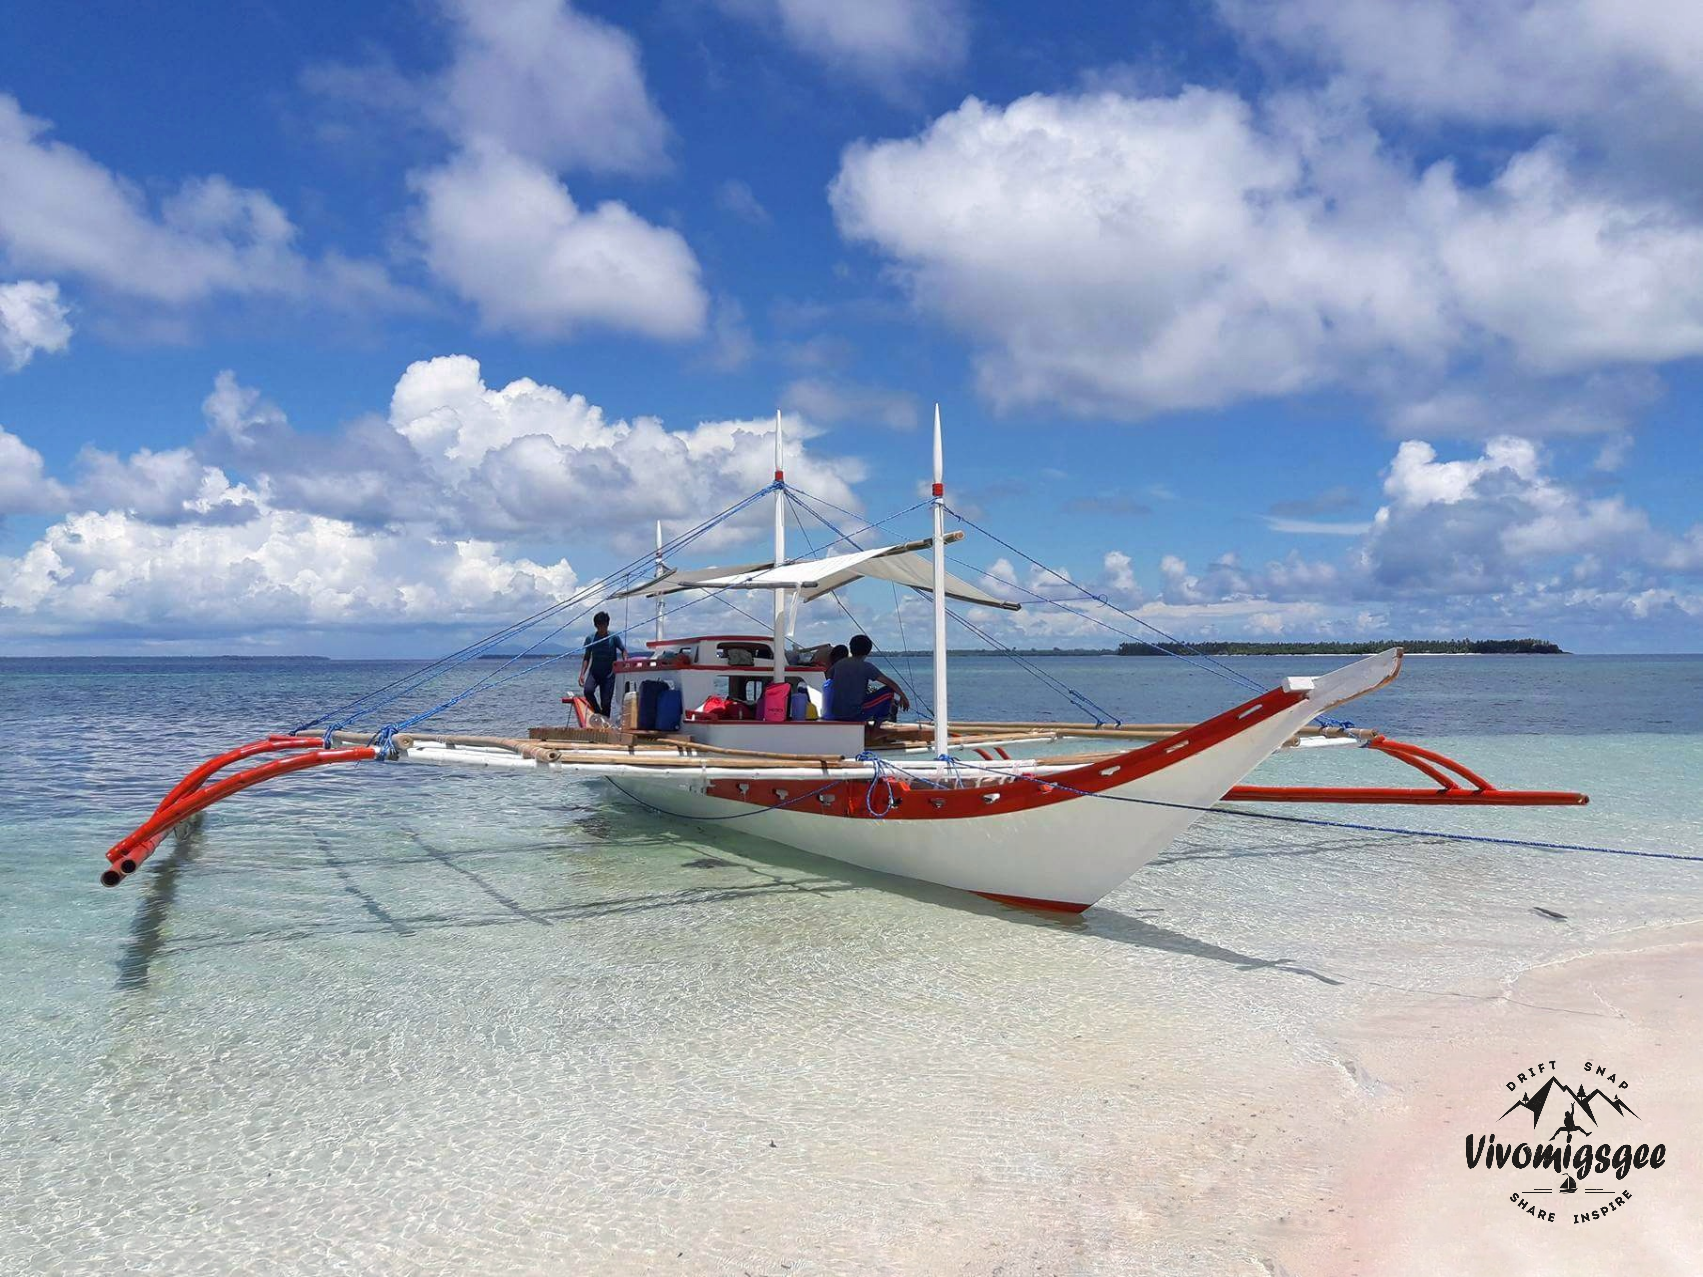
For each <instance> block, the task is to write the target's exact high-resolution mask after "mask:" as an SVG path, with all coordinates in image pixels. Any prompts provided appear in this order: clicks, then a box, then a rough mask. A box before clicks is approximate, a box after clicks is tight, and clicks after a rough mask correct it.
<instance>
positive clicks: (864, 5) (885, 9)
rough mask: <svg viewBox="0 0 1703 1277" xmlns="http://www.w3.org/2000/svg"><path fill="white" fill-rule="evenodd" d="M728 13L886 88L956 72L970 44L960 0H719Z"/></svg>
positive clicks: (836, 67)
mask: <svg viewBox="0 0 1703 1277" xmlns="http://www.w3.org/2000/svg"><path fill="white" fill-rule="evenodd" d="M718 2H719V4H720V5H721V7H722V8H723V9H724V10H726V11H727V12H729V13H732V14H736V15H738V16H741V17H744V18H748V19H750V20H752V21H756V22H760V23H763V24H765V25H767V26H769V27H771V28H772V29H774V30H775V31H776V32H777V33H778V34H779V35H780V36H781V37H782V38H783V39H785V40H786V41H787V43H789V44H791V45H792V46H793V47H794V48H797V49H800V50H802V51H803V52H805V53H807V54H809V55H810V56H811V57H813V58H815V59H817V60H818V61H819V62H821V63H822V64H824V65H825V66H828V67H831V68H833V69H834V70H838V71H844V72H847V73H849V74H851V75H854V76H856V77H858V78H859V79H862V80H863V81H865V82H866V83H869V84H871V85H873V86H875V87H876V88H878V89H881V90H883V91H885V92H889V93H896V92H900V91H902V89H903V86H904V81H905V77H907V76H911V75H915V74H918V73H933V74H939V73H942V72H949V71H954V70H956V69H957V68H958V67H960V66H961V65H963V62H964V55H965V53H966V52H967V50H968V48H969V42H970V32H969V22H968V19H967V17H966V14H965V10H964V5H963V4H962V3H961V0H859V2H858V3H856V4H846V3H843V2H842V0H718Z"/></svg>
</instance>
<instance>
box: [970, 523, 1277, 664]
mask: <svg viewBox="0 0 1703 1277" xmlns="http://www.w3.org/2000/svg"><path fill="white" fill-rule="evenodd" d="M952 515H953V517H954V518H956V519H957V520H958V521H959V522H961V523H964V524H967V525H968V526H969V527H972V528H974V529H975V530H976V531H977V532H980V533H981V534H982V535H983V536H985V537H987V538H988V539H989V540H990V541H993V542H995V543H996V544H998V545H1001V546H1003V547H1005V548H1006V549H1007V550H1009V551H1011V553H1013V554H1015V555H1016V556H1017V557H1018V558H1020V559H1022V560H1024V561H1025V562H1027V563H1029V564H1031V565H1032V566H1034V567H1037V568H1039V569H1040V570H1041V571H1043V572H1045V573H1046V574H1047V575H1048V576H1051V577H1053V578H1055V579H1057V580H1058V581H1061V582H1062V583H1064V584H1065V585H1068V586H1069V587H1070V588H1071V589H1073V590H1075V591H1076V592H1077V593H1078V594H1080V595H1081V596H1082V597H1083V598H1085V599H1090V600H1092V601H1093V602H1095V603H1098V604H1100V605H1101V606H1102V607H1107V608H1110V609H1111V610H1112V611H1114V612H1116V613H1117V614H1118V615H1119V616H1122V617H1125V618H1126V619H1128V620H1131V621H1134V622H1135V623H1136V624H1137V625H1140V626H1142V627H1144V628H1146V629H1149V630H1152V631H1153V632H1154V633H1155V634H1157V635H1158V636H1159V637H1160V638H1162V639H1164V640H1165V641H1166V642H1167V643H1171V644H1173V645H1174V646H1176V647H1180V648H1186V649H1187V650H1188V651H1190V652H1193V653H1194V654H1195V656H1196V657H1198V658H1199V662H1200V663H1201V665H1202V667H1203V668H1207V669H1210V670H1211V671H1212V672H1213V673H1216V674H1217V675H1219V676H1220V677H1221V678H1228V679H1231V680H1232V681H1234V682H1237V683H1240V684H1241V685H1242V686H1244V687H1246V688H1248V689H1250V690H1252V691H1256V692H1263V691H1265V688H1264V687H1263V686H1261V685H1260V684H1259V683H1257V682H1255V681H1254V680H1253V679H1251V678H1249V677H1248V676H1247V675H1246V674H1244V673H1242V672H1241V671H1240V670H1237V669H1232V668H1231V667H1230V666H1228V665H1226V664H1225V663H1224V662H1223V661H1220V660H1218V659H1217V658H1215V657H1211V656H1208V655H1207V654H1206V653H1205V652H1202V651H1201V650H1200V649H1198V648H1196V647H1194V646H1192V645H1191V644H1188V643H1185V642H1183V640H1182V639H1180V638H1177V637H1176V636H1175V635H1174V634H1167V633H1166V632H1165V631H1164V630H1162V629H1160V628H1159V627H1158V626H1157V625H1154V624H1153V623H1152V622H1151V621H1146V620H1143V619H1142V618H1141V617H1139V616H1137V615H1135V613H1133V612H1128V611H1125V610H1124V609H1123V608H1121V607H1119V606H1118V605H1117V604H1116V603H1113V602H1112V601H1111V599H1109V598H1107V597H1106V596H1105V595H1103V594H1095V593H1094V592H1093V591H1092V590H1088V589H1084V588H1083V586H1082V585H1081V584H1079V583H1078V582H1076V581H1072V580H1071V579H1070V578H1069V577H1068V576H1066V575H1064V573H1062V572H1060V571H1059V570H1058V569H1057V568H1053V567H1049V566H1048V565H1047V564H1045V563H1042V562H1041V561H1040V560H1039V559H1037V558H1034V557H1033V556H1031V555H1029V554H1025V553H1024V552H1023V551H1022V550H1019V549H1018V548H1017V547H1016V546H1014V545H1012V544H1011V542H1009V541H1006V540H1004V539H1003V538H1001V537H998V536H995V535H994V534H993V533H992V532H989V531H988V530H987V529H986V528H984V527H982V525H981V524H979V523H977V522H975V521H974V520H973V519H970V518H967V517H966V516H965V515H963V514H962V513H960V512H959V511H957V510H953V511H952ZM982 575H984V576H988V577H989V579H990V580H995V581H1001V582H1002V584H1005V585H1013V586H1016V588H1017V589H1019V590H1023V592H1024V593H1025V594H1028V595H1030V596H1032V597H1034V598H1037V599H1040V600H1042V601H1043V602H1047V603H1055V604H1057V603H1058V601H1057V600H1056V599H1049V598H1047V597H1046V596H1045V595H1044V594H1037V593H1035V591H1033V590H1029V589H1026V588H1025V587H1023V586H1021V585H1018V584H1017V582H1015V581H1004V580H1003V579H1002V578H1000V577H995V576H991V575H990V574H989V573H985V572H984V573H983V574H982ZM1058 605H1059V606H1063V605H1062V604H1058ZM1067 610H1070V609H1067ZM1074 615H1077V616H1081V617H1083V618H1084V619H1085V620H1089V621H1093V622H1094V623H1095V624H1097V625H1103V626H1105V627H1106V628H1107V629H1108V630H1111V631H1112V632H1113V633H1114V634H1123V631H1122V630H1120V629H1118V628H1117V626H1115V625H1112V624H1110V623H1109V622H1107V621H1105V620H1102V619H1101V618H1099V617H1096V616H1091V615H1089V614H1088V613H1086V612H1075V613H1074ZM1124 637H1125V638H1129V639H1133V640H1134V641H1135V642H1137V643H1143V644H1145V645H1146V646H1148V647H1151V648H1152V649H1153V650H1154V651H1156V652H1164V653H1165V654H1166V655H1168V656H1175V657H1178V658H1179V659H1180V660H1183V661H1185V662H1186V663H1188V664H1190V665H1193V664H1196V662H1195V661H1190V660H1189V659H1188V658H1187V657H1186V656H1183V655H1182V653H1181V652H1173V651H1171V650H1170V648H1166V647H1161V646H1160V645H1159V644H1157V643H1155V642H1153V640H1152V639H1147V638H1142V637H1141V636H1140V635H1135V634H1124Z"/></svg>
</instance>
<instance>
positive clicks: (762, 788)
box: [704, 688, 1303, 908]
mask: <svg viewBox="0 0 1703 1277" xmlns="http://www.w3.org/2000/svg"><path fill="white" fill-rule="evenodd" d="M1302 699H1303V696H1302V694H1301V693H1299V692H1286V691H1283V690H1282V689H1281V688H1278V689H1274V690H1272V691H1269V692H1266V693H1264V694H1262V695H1260V696H1256V697H1255V698H1254V699H1253V700H1251V701H1248V702H1247V703H1246V704H1243V705H1238V706H1236V707H1235V708H1234V709H1229V710H1225V711H1224V713H1222V714H1219V715H1217V716H1216V717H1214V718H1209V719H1207V720H1206V721H1205V722H1203V723H1196V724H1195V725H1194V726H1193V727H1189V728H1185V729H1183V730H1182V731H1180V732H1176V733H1174V734H1173V735H1171V736H1167V737H1165V738H1164V739H1163V740H1157V741H1154V742H1153V743H1152V744H1151V745H1144V746H1142V747H1141V748H1139V749H1133V750H1131V751H1129V752H1128V753H1126V754H1117V755H1114V756H1112V757H1110V758H1103V759H1100V760H1098V761H1097V762H1093V763H1086V764H1084V765H1083V766H1081V767H1076V768H1072V769H1071V770H1069V771H1065V772H1060V773H1058V774H1057V775H1054V776H1044V777H1043V776H1029V775H1026V774H1023V773H1017V774H1015V775H1013V776H1012V778H1011V779H1010V780H1008V781H997V782H995V783H993V784H990V785H981V786H975V787H972V788H964V789H954V788H940V789H935V788H932V787H925V786H915V785H912V784H911V782H909V781H907V780H895V781H892V782H891V785H892V789H891V802H890V804H889V791H888V789H887V782H885V781H881V782H877V781H873V780H843V781H830V782H828V783H827V784H825V785H821V786H813V785H811V784H810V782H808V781H800V780H786V781H765V780H758V779H756V778H755V777H753V778H751V779H748V780H712V781H710V782H709V785H708V786H707V787H706V789H705V791H704V792H705V793H707V794H708V795H709V796H710V797H711V798H725V799H728V800H729V801H731V802H736V803H746V804H749V805H751V806H757V807H785V808H787V809H788V810H790V811H794V812H798V813H800V814H802V815H814V816H837V817H842V818H849V819H853V820H881V819H886V820H961V819H971V818H977V817H984V816H1003V815H1007V814H1009V813H1011V812H1017V811H1028V810H1030V809H1031V808H1035V807H1047V806H1051V805H1052V804H1054V803H1061V802H1069V801H1071V800H1072V799H1075V798H1080V797H1082V796H1084V795H1089V794H1097V793H1099V792H1101V791H1102V790H1107V789H1114V788H1116V787H1118V786H1120V785H1127V784H1129V783H1130V782H1131V781H1133V780H1140V779H1141V778H1142V777H1143V776H1151V775H1152V774H1153V773H1155V772H1159V771H1163V770H1164V769H1165V768H1167V767H1170V766H1172V765H1173V764H1176V763H1180V762H1182V761H1183V760H1185V759H1188V758H1193V757H1194V756H1195V755H1196V754H1199V753H1201V752H1203V751H1205V750H1208V749H1210V748H1212V747H1213V746H1214V745H1217V744H1220V743H1222V742H1224V741H1226V740H1229V739H1230V738H1231V737H1233V736H1237V735H1239V734H1241V733H1242V732H1245V731H1247V730H1248V729H1249V728H1252V727H1257V726H1258V725H1259V724H1260V723H1263V722H1265V721H1266V719H1268V718H1270V717H1272V716H1273V715H1274V714H1279V713H1281V712H1283V711H1284V710H1286V709H1288V708H1289V707H1290V706H1291V705H1295V704H1297V703H1299V702H1300V701H1301V700H1302ZM806 794H808V795H809V797H808V798H805V797H803V795H806ZM1065 907H1067V908H1069V907H1071V906H1065ZM1086 907H1087V906H1083V908H1086Z"/></svg>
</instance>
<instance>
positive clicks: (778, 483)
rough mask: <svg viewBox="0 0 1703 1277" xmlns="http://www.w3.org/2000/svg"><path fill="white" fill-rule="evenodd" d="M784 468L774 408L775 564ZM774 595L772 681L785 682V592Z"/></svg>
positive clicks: (782, 544)
mask: <svg viewBox="0 0 1703 1277" xmlns="http://www.w3.org/2000/svg"><path fill="white" fill-rule="evenodd" d="M785 483H786V470H785V468H784V467H783V464H782V448H781V411H780V409H779V408H776V409H775V566H776V567H777V568H778V567H780V566H781V564H783V563H785V562H786V489H785V488H784V487H783V486H782V485H783V484H785ZM771 593H772V594H773V595H774V596H775V632H774V644H775V647H774V656H775V674H774V681H775V682H777V683H784V682H786V592H785V591H784V590H773V591H771Z"/></svg>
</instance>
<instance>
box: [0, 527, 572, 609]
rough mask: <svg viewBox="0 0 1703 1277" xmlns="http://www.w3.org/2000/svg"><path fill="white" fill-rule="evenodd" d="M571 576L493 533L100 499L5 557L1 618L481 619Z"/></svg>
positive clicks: (565, 585)
mask: <svg viewBox="0 0 1703 1277" xmlns="http://www.w3.org/2000/svg"><path fill="white" fill-rule="evenodd" d="M574 582H575V576H574V572H573V569H572V568H571V567H570V566H569V564H568V562H567V560H566V559H563V560H561V561H559V562H557V563H554V564H550V565H543V564H539V563H535V562H533V561H531V560H530V559H525V558H515V559H507V558H504V557H502V555H501V554H499V553H498V551H497V548H496V547H495V546H493V545H491V544H489V543H487V542H482V541H477V540H462V541H450V540H444V539H439V538H433V537H422V536H420V535H419V534H418V533H416V532H412V531H410V532H392V533H385V534H374V533H372V532H370V531H367V530H363V529H360V528H357V527H356V526H354V525H352V524H348V523H343V522H340V521H338V520H335V519H327V518H323V517H320V516H315V515H303V514H301V513H299V512H297V511H287V510H270V509H269V510H266V511H264V512H262V513H261V514H260V515H259V517H257V518H254V519H251V520H249V521H247V522H245V523H241V524H236V525H219V524H195V525H186V526H178V527H167V526H164V525H161V524H159V523H152V522H148V521H146V520H144V519H141V518H138V517H136V516H134V515H131V514H127V513H124V512H121V511H108V512H104V513H87V514H77V515H72V516H71V517H69V518H67V519H65V520H64V521H63V522H60V523H57V524H55V525H54V526H53V527H51V528H49V529H48V530H47V532H46V533H45V534H44V535H43V536H42V538H41V539H40V540H39V541H37V542H36V543H35V544H34V545H32V546H30V547H29V549H28V550H26V551H25V552H24V553H23V554H22V555H21V556H20V557H18V558H4V557H0V627H4V629H6V630H7V631H10V632H11V633H12V634H13V635H14V636H16V637H25V636H37V637H47V638H51V637H68V636H77V635H85V634H94V635H101V636H112V635H115V634H130V635H138V636H147V635H159V636H178V635H183V634H191V635H196V636H204V637H212V636H225V635H233V634H237V635H241V634H251V633H254V632H257V631H263V630H267V629H273V628H285V629H300V628H304V627H307V628H346V627H351V626H395V625H403V624H409V623H413V624H422V623H424V624H431V625H440V624H453V623H457V622H486V621H491V620H496V619H499V618H506V617H510V616H513V615H516V614H525V613H527V612H530V611H535V610H536V609H537V608H539V607H541V606H544V605H545V604H547V603H549V602H551V601H553V600H554V599H556V598H557V597H560V596H561V595H563V594H566V593H568V592H569V591H571V590H572V589H573V586H574Z"/></svg>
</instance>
